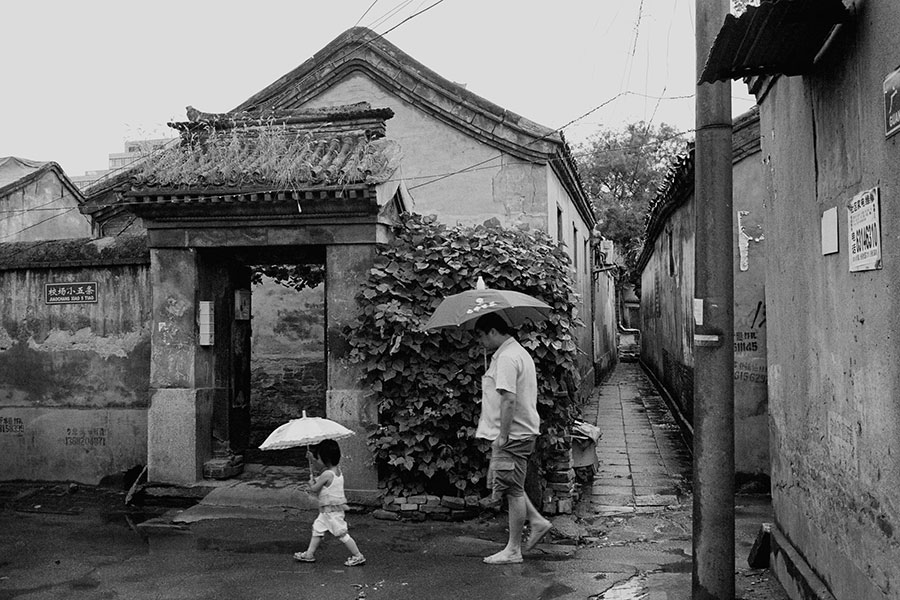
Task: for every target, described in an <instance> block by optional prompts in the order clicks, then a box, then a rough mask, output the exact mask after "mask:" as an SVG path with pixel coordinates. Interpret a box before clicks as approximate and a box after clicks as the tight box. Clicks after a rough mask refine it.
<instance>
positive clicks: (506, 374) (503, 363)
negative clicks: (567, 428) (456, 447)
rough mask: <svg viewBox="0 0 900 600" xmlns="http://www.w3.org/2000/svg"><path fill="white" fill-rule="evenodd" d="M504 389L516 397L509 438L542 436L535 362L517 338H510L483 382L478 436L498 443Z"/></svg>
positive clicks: (494, 358)
mask: <svg viewBox="0 0 900 600" xmlns="http://www.w3.org/2000/svg"><path fill="white" fill-rule="evenodd" d="M500 390H503V391H506V392H512V393H514V394H515V395H516V407H515V411H514V412H513V420H512V424H511V425H510V428H509V439H511V440H520V439H524V438H528V437H532V436H536V435H538V434H540V432H541V418H540V417H539V416H538V411H537V373H536V372H535V368H534V360H532V358H531V355H530V354H528V351H527V350H525V348H523V347H522V345H521V344H519V342H518V341H516V339H515V338H509V339H508V340H506V341H505V342H503V344H501V345H500V347H499V348H497V350H496V351H495V352H494V355H493V356H492V357H491V364H490V366H489V367H488V370H487V373H485V374H484V377H482V379H481V417H480V418H479V419H478V429H477V430H476V431H475V437H477V438H483V439H486V440H495V439H497V436H499V435H500V402H501V398H500Z"/></svg>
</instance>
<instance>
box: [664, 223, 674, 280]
mask: <svg viewBox="0 0 900 600" xmlns="http://www.w3.org/2000/svg"><path fill="white" fill-rule="evenodd" d="M666 235H667V237H668V241H669V276H674V275H675V249H674V246H675V245H674V243H673V242H672V230H671V229H670V230H669V231H667V232H666Z"/></svg>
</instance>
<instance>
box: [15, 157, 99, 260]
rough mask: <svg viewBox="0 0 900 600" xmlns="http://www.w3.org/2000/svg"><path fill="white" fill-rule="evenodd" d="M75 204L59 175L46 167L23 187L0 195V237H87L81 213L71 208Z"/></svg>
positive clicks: (18, 239)
mask: <svg viewBox="0 0 900 600" xmlns="http://www.w3.org/2000/svg"><path fill="white" fill-rule="evenodd" d="M77 207H78V202H77V200H76V199H75V197H74V196H73V195H72V193H71V192H70V191H69V190H68V189H67V188H66V186H65V185H63V183H62V181H60V179H59V176H57V174H56V173H55V172H54V171H46V172H44V173H43V174H42V175H41V176H40V177H37V178H36V179H35V180H34V181H32V182H30V183H28V184H26V185H25V186H24V187H22V188H20V189H18V190H16V191H14V192H12V193H10V194H8V195H5V196H2V197H0V214H2V215H3V218H2V219H0V240H2V241H4V242H29V241H35V240H57V239H67V238H82V237H88V236H90V235H91V225H90V223H89V222H88V220H87V218H86V217H85V216H84V215H82V214H81V213H80V212H78V210H73V209H77ZM38 208H40V210H34V209H38ZM54 215H55V216H54ZM51 217H52V218H51Z"/></svg>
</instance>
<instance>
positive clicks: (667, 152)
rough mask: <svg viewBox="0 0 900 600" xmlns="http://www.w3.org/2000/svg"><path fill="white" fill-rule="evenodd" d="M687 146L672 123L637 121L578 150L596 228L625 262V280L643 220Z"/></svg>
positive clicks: (605, 131) (637, 250)
mask: <svg viewBox="0 0 900 600" xmlns="http://www.w3.org/2000/svg"><path fill="white" fill-rule="evenodd" d="M684 146H685V142H684V141H683V140H682V139H681V138H680V137H679V136H678V135H677V132H676V131H675V129H674V128H673V127H671V126H670V125H666V124H665V123H662V124H660V125H656V126H654V125H652V124H650V123H645V122H643V121H639V122H637V123H630V124H628V125H626V126H625V127H624V128H623V129H601V130H600V131H599V132H597V133H596V134H595V135H593V136H592V137H590V138H588V140H587V142H585V143H584V144H580V145H579V146H577V148H576V152H575V155H576V161H577V162H578V168H579V172H580V173H581V178H582V181H583V182H584V186H585V190H586V191H587V193H588V197H590V198H591V200H592V201H593V202H594V206H595V207H596V208H595V213H596V217H597V223H598V224H597V228H598V230H599V232H600V233H601V234H602V235H603V236H604V237H605V238H607V239H610V240H612V241H614V242H615V244H616V247H617V249H618V251H619V253H620V254H622V255H623V256H624V258H625V268H626V271H627V278H628V279H631V278H632V277H633V276H634V267H635V263H636V261H637V257H638V255H639V254H640V251H641V246H642V245H643V240H644V218H645V216H646V214H647V211H648V209H649V206H650V202H651V201H652V200H653V198H654V197H655V196H656V193H657V189H658V188H659V185H660V184H661V183H662V182H663V179H664V178H665V175H666V171H667V170H668V164H669V161H670V160H671V159H672V158H673V157H674V156H676V155H677V154H679V153H680V152H681V151H683V149H684Z"/></svg>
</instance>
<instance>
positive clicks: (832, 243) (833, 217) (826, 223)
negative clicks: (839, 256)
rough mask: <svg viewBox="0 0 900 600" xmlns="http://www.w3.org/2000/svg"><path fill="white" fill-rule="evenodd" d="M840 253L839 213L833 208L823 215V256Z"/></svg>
mask: <svg viewBox="0 0 900 600" xmlns="http://www.w3.org/2000/svg"><path fill="white" fill-rule="evenodd" d="M836 252H838V211H837V207H836V206H835V207H832V208H829V209H828V210H826V211H825V212H823V213H822V256H826V255H828V254H834V253H836Z"/></svg>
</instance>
